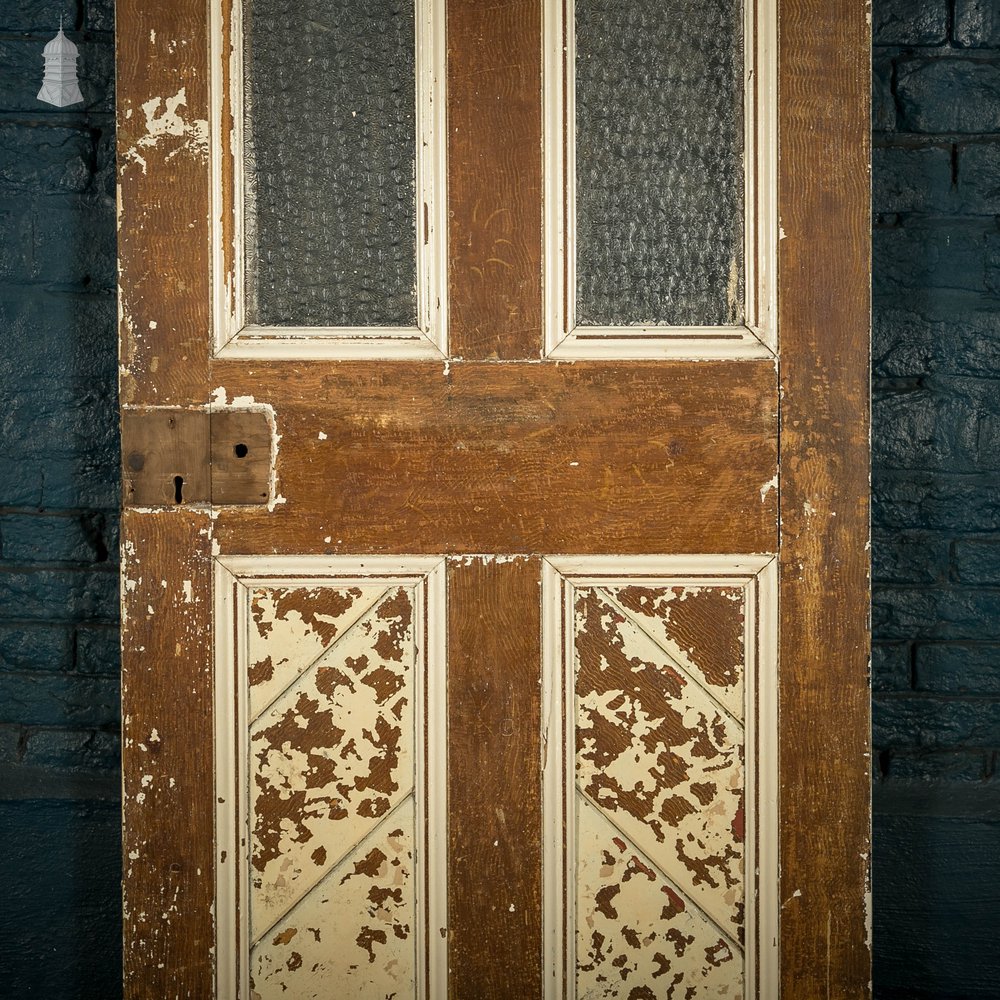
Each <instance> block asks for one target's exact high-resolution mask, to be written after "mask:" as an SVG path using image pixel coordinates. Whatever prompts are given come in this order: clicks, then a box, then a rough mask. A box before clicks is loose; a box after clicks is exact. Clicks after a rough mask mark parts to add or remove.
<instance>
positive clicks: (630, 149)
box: [575, 0, 745, 326]
mask: <svg viewBox="0 0 1000 1000" xmlns="http://www.w3.org/2000/svg"><path fill="white" fill-rule="evenodd" d="M742 77H743V9H742V4H741V3H740V2H739V0H629V2H628V3H612V2H608V0H576V90H575V94H576V246H577V250H576V310H577V323H578V324H579V325H583V326H628V325H636V324H641V325H667V326H718V325H727V324H734V323H736V324H739V323H742V321H743V313H744V304H743V303H744V283H745V275H744V267H745V264H744V252H743V213H744V191H743V185H744V173H743V171H744V167H743V155H744V148H743V130H744V121H743V117H744V111H743V82H742Z"/></svg>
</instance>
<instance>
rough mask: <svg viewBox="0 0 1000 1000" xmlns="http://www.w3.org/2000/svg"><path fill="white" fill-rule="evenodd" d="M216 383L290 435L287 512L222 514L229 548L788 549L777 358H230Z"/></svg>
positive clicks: (281, 480) (283, 481)
mask: <svg viewBox="0 0 1000 1000" xmlns="http://www.w3.org/2000/svg"><path fill="white" fill-rule="evenodd" d="M213 377H214V380H215V381H216V382H217V383H218V384H219V385H224V386H225V387H226V390H227V391H228V392H229V393H230V394H231V395H251V396H254V397H255V398H257V399H266V400H267V401H268V402H270V403H272V404H273V405H274V406H275V409H276V412H277V420H278V433H279V434H280V435H281V444H280V449H279V453H278V487H277V488H278V492H279V493H280V494H281V495H282V497H284V498H285V502H282V503H280V504H279V505H278V506H277V507H276V508H275V510H274V511H273V512H272V513H268V512H260V513H256V514H253V513H247V514H245V515H233V514H231V513H227V512H222V513H221V515H220V517H219V521H218V537H219V539H220V542H221V544H222V545H223V548H224V549H225V550H226V551H232V552H244V551H245V552H253V551H272V550H274V551H326V550H327V549H329V550H330V551H337V550H340V551H345V552H372V551H380V552H409V551H419V552H429V553H436V552H441V553H449V552H529V553H556V552H581V553H585V552H697V551H703V552H720V551H721V552H767V551H774V550H775V546H776V542H777V538H776V535H777V530H776V524H777V522H776V507H777V503H776V492H775V490H774V489H773V488H772V485H771V484H772V480H773V478H774V473H775V466H776V454H777V423H776V407H777V403H776V373H775V370H774V366H773V365H772V364H771V363H769V362H703V363H699V364H697V365H692V364H685V363H683V362H669V363H668V362H662V363H657V362H631V363H599V362H577V363H575V364H555V363H551V362H546V363H540V364H539V363H535V364H527V363H525V364H513V363H512V364H504V365H498V364H483V363H453V364H452V365H451V367H450V371H449V372H448V373H447V375H445V374H443V373H442V369H441V366H440V365H439V364H434V363H427V362H411V363H404V362H399V363H396V364H393V365H384V364H377V363H375V364H341V365H322V364H316V365H297V366H295V368H294V369H288V368H284V367H282V366H280V365H269V366H268V365H261V366H255V367H254V369H253V371H252V372H250V371H247V370H246V369H245V368H242V367H241V366H239V365H238V364H236V363H230V362H227V363H224V364H216V365H215V366H214V367H213ZM328 538H329V539H330V541H326V539H328Z"/></svg>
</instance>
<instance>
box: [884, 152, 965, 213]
mask: <svg viewBox="0 0 1000 1000" xmlns="http://www.w3.org/2000/svg"><path fill="white" fill-rule="evenodd" d="M951 175H952V151H951V144H950V143H943V144H941V143H939V144H935V145H911V146H875V147H874V148H873V149H872V187H873V190H872V206H873V208H874V211H875V212H876V214H879V213H889V212H891V213H900V212H947V211H951V210H953V209H954V207H955V205H956V202H957V198H956V194H955V191H954V190H953V189H952V176H951Z"/></svg>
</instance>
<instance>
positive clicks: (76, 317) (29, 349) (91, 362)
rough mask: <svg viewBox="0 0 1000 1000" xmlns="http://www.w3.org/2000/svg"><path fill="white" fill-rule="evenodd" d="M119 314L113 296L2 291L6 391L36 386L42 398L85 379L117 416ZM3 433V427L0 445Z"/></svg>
mask: <svg viewBox="0 0 1000 1000" xmlns="http://www.w3.org/2000/svg"><path fill="white" fill-rule="evenodd" d="M115 311H116V307H115V298H114V296H113V295H108V294H105V295H94V294H84V293H82V292H81V291H77V292H71V291H51V290H48V289H45V288H39V287H36V288H33V289H23V288H19V289H11V288H9V287H8V288H4V287H2V286H0V329H3V330H4V349H3V351H2V352H0V392H6V393H14V392H16V391H17V390H19V389H21V388H22V387H25V386H27V387H30V386H31V385H32V384H34V386H35V387H36V395H39V394H40V395H44V394H46V393H47V392H48V390H49V388H50V387H52V386H54V385H56V384H58V383H63V384H69V385H73V384H74V380H75V379H79V380H81V381H80V383H79V384H80V387H81V389H83V390H84V391H90V392H91V393H93V392H94V390H95V389H96V390H99V392H100V394H101V395H102V396H104V397H105V398H107V399H109V400H110V401H111V406H110V410H112V411H113V410H114V406H115V388H116V385H115V379H116V376H117V371H118V351H117V346H116V344H115V337H114V330H115V322H116V318H115ZM33 380H37V381H34V382H33ZM14 426H16V425H13V424H12V425H11V427H14ZM3 434H4V426H3V425H2V424H0V440H2V437H3ZM5 478H6V477H5ZM112 495H114V494H112ZM2 502H7V503H9V502H10V501H9V500H6V499H4V501H2ZM113 505H114V502H113V501H112V503H111V504H106V505H100V504H99V505H98V506H113ZM68 506H80V507H83V506H86V504H70V505H68Z"/></svg>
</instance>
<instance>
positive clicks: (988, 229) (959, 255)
mask: <svg viewBox="0 0 1000 1000" xmlns="http://www.w3.org/2000/svg"><path fill="white" fill-rule="evenodd" d="M996 237H997V231H996V224H995V223H994V221H993V219H992V218H990V219H957V220H956V219H946V220H932V221H922V222H913V223H912V224H908V225H903V226H882V227H878V228H876V230H875V232H874V234H873V237H872V242H873V245H872V254H873V259H872V285H873V287H874V290H875V293H876V295H877V296H881V295H884V294H886V293H887V292H888V293H892V292H897V293H898V292H917V293H918V294H919V295H921V296H923V297H925V298H929V297H931V296H930V295H929V291H930V290H931V289H938V288H946V289H965V290H967V291H971V292H980V293H981V292H986V291H988V290H989V289H990V285H989V283H988V280H987V268H986V251H987V248H988V246H989V245H990V241H991V240H995V239H996Z"/></svg>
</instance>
